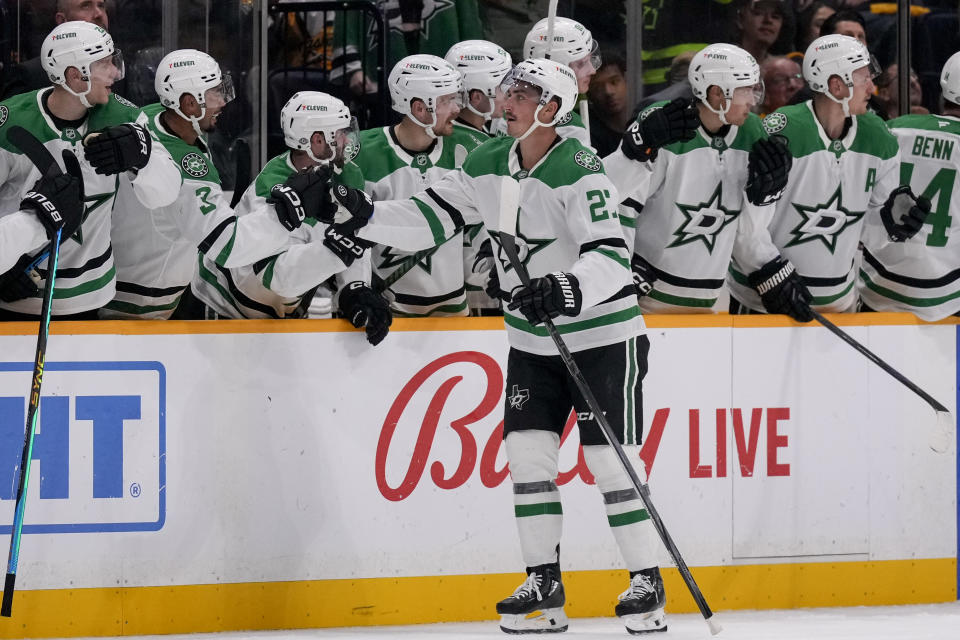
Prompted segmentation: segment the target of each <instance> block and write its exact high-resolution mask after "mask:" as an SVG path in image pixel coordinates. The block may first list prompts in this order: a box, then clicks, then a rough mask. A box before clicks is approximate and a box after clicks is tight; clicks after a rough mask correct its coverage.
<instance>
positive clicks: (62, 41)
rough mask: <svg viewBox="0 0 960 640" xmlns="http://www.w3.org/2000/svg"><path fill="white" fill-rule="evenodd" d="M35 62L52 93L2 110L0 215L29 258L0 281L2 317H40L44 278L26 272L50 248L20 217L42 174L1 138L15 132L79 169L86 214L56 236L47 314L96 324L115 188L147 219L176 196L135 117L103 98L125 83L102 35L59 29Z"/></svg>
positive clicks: (78, 27) (76, 25) (158, 152)
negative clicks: (128, 194)
mask: <svg viewBox="0 0 960 640" xmlns="http://www.w3.org/2000/svg"><path fill="white" fill-rule="evenodd" d="M41 59H42V62H43V67H44V70H45V71H46V72H47V75H48V76H49V77H50V80H51V83H52V84H53V86H52V87H50V88H46V89H40V90H38V91H32V92H29V93H24V94H20V95H18V96H15V97H13V98H10V99H9V100H6V101H4V102H2V103H0V184H2V187H0V216H9V217H11V218H12V219H13V222H10V221H8V222H7V224H18V225H19V226H20V234H22V235H21V238H20V239H19V240H18V242H19V244H20V247H21V249H23V248H26V251H27V252H28V253H27V254H25V255H23V257H21V255H19V254H18V255H17V256H15V257H16V258H17V259H18V262H17V263H16V265H15V266H14V272H13V273H6V274H4V276H3V278H2V279H3V280H4V281H6V286H5V288H4V289H3V290H2V291H0V318H5V319H32V318H36V317H38V316H39V313H40V306H41V294H40V291H41V290H42V288H43V280H44V276H45V275H46V271H45V270H44V269H43V268H42V266H38V267H37V268H36V269H34V270H31V273H26V272H25V271H24V268H25V267H27V266H28V265H29V264H30V263H31V262H32V261H33V256H35V255H36V254H38V253H40V252H41V251H42V248H43V247H44V246H46V245H47V244H48V242H49V239H48V233H49V230H48V229H47V228H46V227H45V226H44V225H43V224H41V223H40V222H39V221H38V219H37V217H36V216H35V214H34V213H33V212H31V211H23V210H21V206H20V202H21V200H22V199H23V198H24V196H25V194H26V193H27V192H28V191H30V189H31V187H32V186H33V185H34V183H35V181H36V180H37V178H38V177H39V175H40V172H39V170H38V169H37V168H36V167H34V166H33V164H32V163H31V162H30V160H29V159H28V158H27V157H26V156H24V155H22V154H21V153H20V151H19V150H18V149H16V148H15V147H14V146H13V145H11V144H10V143H9V142H8V141H7V139H6V133H5V131H6V130H8V129H9V127H12V126H14V125H19V126H21V127H23V128H25V129H26V130H27V131H29V132H30V133H32V134H33V135H34V136H35V137H36V138H37V139H39V140H40V141H41V142H42V143H43V144H44V146H46V147H47V149H48V150H49V151H50V152H51V154H52V155H53V157H54V158H57V159H59V158H60V156H61V152H62V151H64V150H70V151H71V152H72V153H74V154H75V155H76V157H77V159H78V160H79V163H80V167H81V170H82V174H83V182H84V193H85V203H86V207H85V211H84V213H83V220H82V224H81V225H80V227H79V228H77V229H76V230H75V231H73V232H72V233H70V235H69V237H67V236H62V244H61V247H60V256H59V263H58V274H57V279H56V287H55V289H54V293H53V310H52V315H53V317H54V318H55V319H66V318H85V319H94V318H96V315H97V309H99V308H100V307H102V306H103V305H104V304H106V303H107V302H109V301H110V300H111V299H112V298H113V295H114V292H115V281H116V280H115V273H116V270H115V268H114V260H113V250H112V247H111V244H110V213H111V211H112V210H113V209H114V199H115V195H116V190H117V185H118V183H119V184H122V185H125V186H128V187H130V188H131V189H132V190H133V192H134V194H135V196H136V197H135V198H134V203H133V204H132V207H131V209H130V210H128V211H125V212H124V213H126V214H128V215H134V216H135V215H145V209H146V208H150V207H157V206H163V205H165V204H168V203H169V202H170V201H171V200H172V197H175V196H171V194H170V190H169V189H168V188H167V185H168V184H170V182H171V181H172V180H175V179H176V176H177V169H176V167H175V166H174V165H173V162H172V161H171V159H170V156H169V154H167V152H166V151H165V150H163V148H162V147H160V148H158V147H159V145H156V144H155V140H153V139H152V138H151V137H150V135H149V133H148V132H147V130H146V128H145V126H144V124H145V122H146V118H145V117H144V116H142V115H141V114H140V110H139V109H138V108H136V107H135V106H134V105H132V104H130V103H129V102H127V101H126V100H124V99H123V98H120V97H119V96H117V95H115V94H113V93H112V92H111V87H112V85H113V83H114V82H116V81H117V80H118V79H119V78H121V77H123V59H122V57H121V56H120V53H119V51H117V50H115V48H114V45H113V39H112V38H111V37H110V34H108V33H107V32H106V31H104V30H103V29H102V28H100V27H98V26H97V25H94V24H91V23H88V22H79V21H77V22H65V23H63V24H61V25H59V26H57V27H56V28H55V29H54V30H53V31H51V32H50V34H48V35H47V37H46V38H45V39H44V41H43V44H42V46H41ZM138 118H139V121H138ZM82 140H83V141H85V144H82V143H81V141H82ZM44 264H46V263H45V262H44V263H41V265H44Z"/></svg>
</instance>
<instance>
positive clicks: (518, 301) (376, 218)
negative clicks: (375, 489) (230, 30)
mask: <svg viewBox="0 0 960 640" xmlns="http://www.w3.org/2000/svg"><path fill="white" fill-rule="evenodd" d="M505 88H506V102H505V107H504V115H505V118H506V120H507V123H508V126H509V130H508V132H509V134H510V137H507V138H498V139H496V140H492V141H490V142H487V143H486V144H484V145H483V146H482V147H480V148H479V149H477V150H475V151H473V152H472V153H471V154H470V155H469V156H468V157H467V161H466V162H465V163H464V165H463V169H462V170H461V171H457V172H451V173H449V174H447V175H446V176H444V178H443V179H442V180H440V181H439V182H437V183H436V184H435V185H433V187H432V188H431V189H429V190H427V191H422V192H420V193H418V194H417V195H416V196H414V197H413V198H411V199H409V200H403V201H397V200H394V201H388V202H376V203H374V204H372V205H367V204H366V203H362V202H361V201H360V200H359V199H356V198H355V199H354V200H353V202H354V203H356V204H357V205H358V206H353V205H352V204H351V205H350V206H348V208H349V209H350V210H351V211H352V212H354V213H355V214H356V215H357V216H358V217H360V218H368V219H369V220H370V223H369V224H368V225H367V226H366V227H364V228H362V229H361V230H360V231H359V232H358V235H359V236H360V237H366V238H368V239H370V240H374V241H383V240H385V239H386V238H390V239H392V241H393V242H394V243H396V244H397V245H398V246H403V247H404V248H407V249H410V250H414V249H423V248H426V247H429V246H434V245H436V244H437V243H442V242H443V241H444V240H445V239H446V238H448V237H450V236H452V235H454V234H455V233H456V230H457V229H459V228H462V227H463V226H464V225H466V224H474V223H478V222H482V223H483V224H484V227H485V228H486V229H487V230H488V231H487V232H488V233H491V237H492V239H493V241H494V242H497V240H498V237H499V236H496V235H495V234H493V232H494V231H496V230H497V229H499V224H500V216H501V197H502V194H503V190H504V188H505V185H510V186H511V187H519V207H520V211H519V215H518V216H517V218H516V220H517V223H516V224H517V226H516V228H513V229H507V230H506V231H507V232H509V233H511V234H513V235H515V236H516V238H517V243H518V248H519V255H520V258H521V259H522V260H523V262H524V264H525V265H526V267H527V269H528V270H529V272H530V275H531V276H532V278H533V280H532V282H531V283H530V285H529V286H522V285H521V284H520V279H519V277H518V276H517V274H516V272H515V271H514V270H513V269H512V268H511V267H510V264H509V262H508V260H507V258H506V256H504V255H503V254H499V255H498V259H497V271H498V275H499V280H500V282H501V283H502V285H503V287H504V288H505V289H507V290H510V291H511V296H510V304H509V305H508V306H507V309H506V310H505V314H506V315H505V323H506V328H507V337H508V340H509V342H510V346H511V349H510V354H509V357H508V361H507V380H506V388H507V398H506V406H505V417H504V433H505V445H506V452H507V459H508V461H509V464H510V472H511V476H512V479H513V499H514V513H515V515H516V521H517V527H518V530H519V534H520V548H521V553H522V556H523V560H524V562H525V564H526V565H527V577H526V579H525V580H524V582H523V584H521V585H520V586H519V587H518V588H517V589H516V591H515V592H514V593H513V595H511V596H510V597H508V598H506V599H504V600H503V601H501V602H499V603H498V604H497V612H498V613H499V614H500V615H501V623H500V625H501V628H502V629H503V630H504V631H506V632H508V633H527V632H551V631H564V630H566V628H567V625H568V622H567V617H566V615H565V614H564V611H563V606H564V602H565V596H564V590H563V583H562V580H561V572H560V563H559V560H560V559H559V544H560V535H561V522H562V519H563V515H562V508H561V505H560V494H559V491H558V489H557V485H556V477H557V457H558V448H559V442H560V433H561V431H562V429H563V426H564V423H565V421H566V418H567V417H568V416H569V415H570V411H571V408H574V409H576V410H577V411H578V413H579V416H580V419H579V420H578V425H579V432H580V442H581V444H582V445H583V451H584V458H585V460H586V462H587V465H588V467H589V468H590V471H591V472H592V473H593V474H594V476H595V477H596V481H597V487H598V488H599V490H600V492H601V493H602V495H603V499H604V503H605V508H606V513H607V519H608V522H609V524H610V527H611V530H612V532H613V535H614V538H615V539H616V541H617V544H618V546H619V547H620V551H621V553H622V555H623V558H624V561H625V563H626V565H627V569H629V571H630V582H629V588H628V589H627V590H626V591H625V592H624V593H622V594H621V595H620V599H619V602H618V604H617V605H616V613H617V615H619V616H621V618H622V620H623V621H624V623H625V624H626V626H627V628H628V629H629V630H631V631H634V632H643V631H654V630H659V629H664V628H666V619H665V617H664V612H663V606H664V601H665V596H664V591H663V582H662V580H661V577H660V571H659V568H658V567H657V561H656V549H657V541H656V534H655V531H654V528H653V525H652V523H651V522H650V520H649V517H648V514H647V512H646V511H645V509H644V507H643V504H642V501H641V500H640V496H639V495H638V494H637V492H636V491H635V490H634V489H633V488H632V485H631V482H630V479H629V477H628V476H627V474H626V473H625V472H624V470H623V468H622V467H621V466H620V465H619V463H618V460H617V457H616V454H615V453H614V451H613V450H612V449H611V447H610V446H609V445H608V444H606V440H605V439H604V437H603V434H602V432H601V430H600V428H599V425H598V424H597V423H596V419H595V418H593V417H592V413H591V412H590V410H589V409H588V407H587V405H586V404H585V402H584V400H583V399H582V398H581V397H580V396H579V394H578V393H577V392H576V391H575V390H574V389H575V387H574V384H573V382H572V380H571V379H570V378H569V376H568V373H567V371H566V369H565V367H564V365H563V362H562V360H561V358H560V356H559V355H558V354H557V351H556V346H555V345H554V344H553V342H552V340H551V339H550V338H549V336H548V333H547V331H546V330H545V329H544V327H543V326H542V323H543V322H544V321H545V319H548V318H549V319H553V321H554V322H555V323H556V326H557V329H558V331H559V332H560V333H561V334H563V337H564V340H565V341H566V343H567V345H568V346H569V348H570V350H571V351H572V352H573V355H574V358H575V359H576V361H577V363H578V364H579V366H580V368H581V369H582V370H583V372H584V375H585V376H586V377H587V379H589V380H591V381H592V382H594V383H595V384H594V386H593V392H594V393H595V394H596V395H597V397H598V399H599V401H600V404H601V405H602V406H603V407H604V409H605V411H606V415H607V417H608V418H609V419H610V422H611V424H612V425H613V429H614V431H615V432H616V433H617V437H618V439H619V440H620V441H621V442H622V443H623V444H624V445H625V449H626V451H627V455H628V456H629V457H630V458H631V459H632V460H634V461H635V464H636V470H637V473H638V475H639V476H640V478H645V477H646V474H645V471H644V468H643V465H642V464H641V463H640V458H639V446H638V445H639V444H640V441H641V435H642V434H641V430H642V424H643V421H642V405H643V394H642V380H643V377H644V375H645V373H646V369H647V351H648V348H649V341H648V340H647V337H646V335H645V327H644V323H643V317H642V315H641V313H640V309H639V307H638V306H637V304H636V295H635V293H634V287H633V280H632V277H631V273H630V262H629V259H630V252H629V251H628V249H627V246H626V243H625V242H624V240H623V236H622V234H621V230H620V223H619V222H618V220H617V207H616V205H617V202H618V199H617V191H616V187H614V185H613V184H612V183H611V182H610V180H609V179H608V178H607V176H606V175H605V173H604V169H603V164H602V163H601V162H600V159H599V158H597V156H596V155H594V154H593V153H592V152H591V151H590V150H589V149H587V148H586V147H585V146H584V145H583V144H582V143H580V142H579V141H578V140H576V139H573V138H563V137H561V136H559V135H557V131H556V123H557V122H558V121H560V120H562V119H563V117H564V116H565V115H566V114H567V113H568V112H569V110H570V109H571V108H572V107H573V105H574V103H575V101H576V97H577V87H576V78H575V77H574V75H573V73H572V72H571V71H570V69H569V68H568V67H567V66H566V65H563V64H561V63H559V62H554V61H551V60H543V59H530V60H524V61H523V62H521V63H520V64H518V65H517V66H516V67H515V69H514V70H513V71H512V72H511V74H510V75H508V76H507V79H506V80H505ZM517 183H519V184H517ZM337 196H338V197H341V194H339V193H337ZM371 216H372V217H371ZM498 253H499V252H498Z"/></svg>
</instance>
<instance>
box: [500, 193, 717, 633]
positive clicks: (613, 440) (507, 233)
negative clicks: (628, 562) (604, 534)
mask: <svg viewBox="0 0 960 640" xmlns="http://www.w3.org/2000/svg"><path fill="white" fill-rule="evenodd" d="M502 182H503V186H502V190H501V192H500V225H499V227H500V230H499V232H498V234H497V235H498V236H499V237H500V245H501V247H502V249H503V252H504V253H505V254H507V259H508V260H509V261H510V265H511V266H512V267H513V268H514V270H515V271H516V272H517V276H518V277H519V278H520V282H521V283H522V284H523V285H524V286H529V285H530V274H529V273H528V272H527V268H526V267H525V266H524V264H523V262H521V260H520V256H519V255H518V254H517V244H516V240H517V239H516V235H515V234H516V233H517V215H518V213H519V209H520V183H519V182H517V181H516V180H515V179H513V178H512V177H510V176H505V177H504V179H503V181H502ZM544 326H545V327H546V329H547V333H549V334H550V337H551V338H552V339H553V342H554V344H555V345H556V346H557V350H558V351H559V352H560V358H561V359H562V360H563V364H564V365H566V367H567V371H568V372H569V373H570V377H571V378H573V381H574V382H575V383H576V385H577V389H579V391H580V394H581V395H582V396H583V397H584V399H585V400H586V401H587V405H588V406H589V407H590V411H592V412H593V415H595V416H596V417H597V422H598V423H599V424H600V428H601V429H603V434H604V436H606V439H607V442H609V443H610V447H611V448H612V449H613V450H614V452H616V454H617V457H618V458H619V459H620V464H622V465H623V468H624V470H625V471H626V472H627V475H629V476H630V481H631V482H632V483H633V486H634V488H635V489H636V490H637V493H639V494H640V500H641V501H643V506H644V507H645V508H646V510H647V514H649V516H650V520H651V522H652V523H653V526H654V528H655V529H656V530H657V534H658V535H659V536H660V540H661V541H662V542H663V545H664V546H665V547H666V548H667V552H668V553H669V554H670V557H671V558H673V562H674V563H675V564H676V565H677V570H678V571H680V575H681V577H683V581H684V582H685V583H686V585H687V589H689V590H690V595H691V596H693V600H694V601H695V602H696V603H697V607H698V608H699V609H700V613H701V614H703V618H704V620H706V622H707V626H709V627H710V633H711V634H712V635H717V634H718V633H720V631H721V630H722V627H721V626H720V624H719V623H718V622H717V621H716V620H714V619H713V617H714V614H713V612H712V611H711V610H710V606H709V605H708V604H707V600H706V598H704V597H703V593H701V592H700V587H698V586H697V583H696V581H694V579H693V575H692V574H691V573H690V569H689V567H687V563H686V562H684V560H683V556H681V555H680V550H679V549H677V545H676V544H674V542H673V538H671V537H670V533H669V532H668V531H667V528H666V526H665V525H664V524H663V520H662V519H661V518H660V514H659V512H658V511H657V510H656V508H655V507H654V506H653V500H652V499H651V498H650V488H649V487H648V486H647V485H646V484H645V483H643V482H641V481H640V477H639V476H637V472H636V470H635V469H634V468H633V465H632V464H630V460H629V459H627V454H626V453H625V452H624V451H623V446H622V445H621V444H620V442H619V441H618V440H617V437H616V435H615V434H614V432H613V428H612V427H611V426H610V422H609V421H608V420H607V417H606V414H605V413H604V412H603V409H602V408H601V407H600V403H599V402H597V399H596V397H594V395H593V391H591V390H590V384H589V383H588V382H587V380H586V378H584V376H583V372H581V371H580V367H579V366H577V363H576V361H575V360H574V359H573V354H571V353H570V350H569V349H568V348H567V345H566V343H565V342H564V341H563V338H561V337H560V333H559V332H558V331H557V328H556V326H554V324H553V322H552V321H551V320H547V321H546V322H545V323H544Z"/></svg>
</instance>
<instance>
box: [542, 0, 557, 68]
mask: <svg viewBox="0 0 960 640" xmlns="http://www.w3.org/2000/svg"><path fill="white" fill-rule="evenodd" d="M559 1H560V0H550V4H549V5H547V50H546V52H545V53H544V54H543V57H544V58H546V59H547V60H549V59H550V53H551V52H552V51H553V26H554V24H555V23H556V21H557V3H558V2H559Z"/></svg>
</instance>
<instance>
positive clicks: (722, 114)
mask: <svg viewBox="0 0 960 640" xmlns="http://www.w3.org/2000/svg"><path fill="white" fill-rule="evenodd" d="M723 98H724V103H725V104H726V106H725V107H724V108H723V109H714V108H713V107H712V106H710V103H709V102H707V101H706V100H701V101H700V102H702V103H703V106H705V107H706V108H707V109H709V110H710V111H713V112H714V113H715V114H717V116H718V117H719V118H720V122H721V123H722V124H724V125H728V124H730V123H729V122H727V112H728V111H730V107H731V106H732V105H733V96H730V97H727V96H724V97H723Z"/></svg>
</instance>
